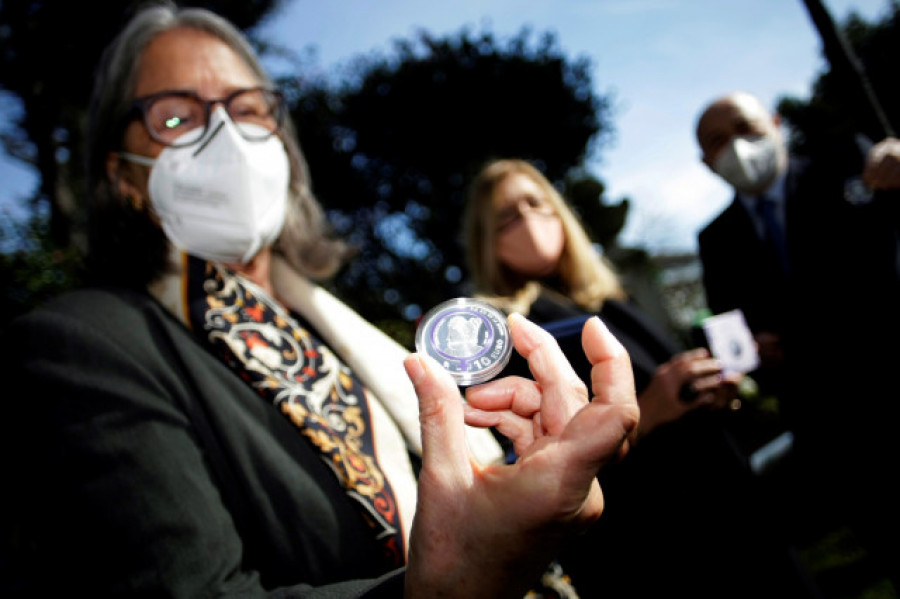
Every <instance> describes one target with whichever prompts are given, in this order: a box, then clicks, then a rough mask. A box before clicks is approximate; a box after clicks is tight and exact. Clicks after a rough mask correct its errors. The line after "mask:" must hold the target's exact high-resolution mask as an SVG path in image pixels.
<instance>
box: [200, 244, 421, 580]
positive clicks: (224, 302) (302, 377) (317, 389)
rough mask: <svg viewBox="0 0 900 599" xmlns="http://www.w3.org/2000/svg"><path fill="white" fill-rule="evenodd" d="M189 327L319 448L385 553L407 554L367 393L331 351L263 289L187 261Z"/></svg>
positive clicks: (398, 557)
mask: <svg viewBox="0 0 900 599" xmlns="http://www.w3.org/2000/svg"><path fill="white" fill-rule="evenodd" d="M187 273H188V274H187V276H188V281H187V283H188V284H187V286H186V287H187V294H188V297H187V298H186V299H187V302H188V308H189V313H190V324H191V327H192V328H193V330H194V332H195V334H198V335H199V336H201V338H202V339H203V341H204V342H205V343H206V344H207V345H208V346H209V347H210V349H211V350H212V351H213V352H214V353H215V354H216V355H218V356H219V357H220V358H221V359H222V360H223V361H224V363H225V364H227V365H228V366H229V367H230V368H231V369H232V370H233V371H234V372H235V373H236V374H237V375H238V376H240V377H241V378H242V379H243V380H244V381H245V382H247V384H249V385H250V386H251V387H252V388H253V389H255V390H256V391H257V393H258V394H259V395H260V396H261V397H262V398H264V399H266V400H267V401H270V402H272V403H273V404H274V405H275V406H276V407H277V408H278V409H279V411H281V412H282V413H283V414H284V415H285V416H286V417H287V418H288V419H290V421H291V422H293V423H294V424H295V425H296V426H297V428H298V429H299V431H300V433H301V434H302V435H303V436H304V437H305V438H306V439H307V440H308V441H309V442H310V443H311V444H312V445H313V446H314V447H315V448H316V449H318V450H319V451H320V452H321V454H322V458H323V460H325V462H326V464H328V466H329V467H330V468H331V470H332V471H333V472H334V474H335V476H336V477H337V478H338V480H339V481H340V483H341V485H342V487H343V488H344V489H345V491H346V493H347V495H348V496H349V497H351V498H352V499H353V500H354V501H356V502H357V503H358V504H359V506H360V508H361V512H362V515H363V518H364V519H365V521H366V522H367V523H368V525H369V526H370V527H371V528H372V530H373V533H374V534H375V537H376V539H378V540H379V541H380V543H381V544H382V546H383V547H384V550H385V557H386V559H387V561H388V565H390V566H399V565H401V564H402V563H403V562H404V558H403V556H404V555H405V550H404V546H403V545H404V541H403V534H402V530H401V526H400V515H399V512H398V508H397V503H396V500H395V497H394V494H393V492H392V490H391V486H390V483H389V482H388V480H387V478H386V477H385V475H384V472H383V471H382V469H381V468H380V467H379V464H378V461H377V459H376V457H375V443H374V438H373V432H372V427H371V416H370V411H369V405H368V397H367V394H366V390H365V388H364V387H363V385H362V383H361V382H360V381H359V380H358V379H357V378H356V377H355V376H354V375H353V373H352V372H351V371H350V369H349V368H348V367H347V366H346V365H345V364H343V363H342V362H341V361H340V360H339V359H338V358H337V356H335V355H334V354H333V353H332V352H331V350H330V349H329V348H328V347H327V346H325V345H324V344H323V343H322V342H321V341H320V340H319V339H317V338H316V337H315V336H314V335H313V334H312V333H310V331H309V328H310V327H308V326H303V325H302V324H301V323H300V321H299V319H298V317H297V316H296V315H293V314H291V313H289V312H288V311H287V310H285V309H284V308H283V307H282V306H281V305H280V304H279V303H278V302H276V301H275V300H273V299H272V298H271V297H270V296H269V295H268V294H267V293H266V292H265V291H264V290H262V289H261V288H260V287H258V286H256V285H254V284H252V283H249V282H248V281H247V280H246V279H243V278H242V277H239V276H236V275H235V274H234V273H232V272H231V271H229V270H227V269H226V268H224V267H222V266H220V265H217V264H214V263H211V262H204V261H202V260H198V259H195V258H190V259H189V264H188V269H187Z"/></svg>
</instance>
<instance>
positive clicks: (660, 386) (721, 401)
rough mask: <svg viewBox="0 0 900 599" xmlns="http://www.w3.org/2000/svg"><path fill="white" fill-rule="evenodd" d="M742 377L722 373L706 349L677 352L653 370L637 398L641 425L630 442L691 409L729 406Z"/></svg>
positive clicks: (736, 392)
mask: <svg viewBox="0 0 900 599" xmlns="http://www.w3.org/2000/svg"><path fill="white" fill-rule="evenodd" d="M742 378H743V375H740V374H729V375H723V374H722V365H721V364H720V363H719V361H718V360H715V359H714V358H712V357H710V354H709V350H707V349H704V348H698V349H692V350H690V351H686V352H683V353H680V354H678V355H677V356H675V357H674V358H672V359H671V360H669V361H668V362H666V363H665V364H663V365H662V366H660V367H659V368H657V369H656V372H655V373H653V378H652V379H651V380H650V383H649V384H648V385H647V388H646V389H644V392H643V393H641V396H640V397H639V398H638V404H639V405H640V408H641V424H640V430H639V431H637V432H636V433H635V438H634V439H633V440H632V442H636V441H637V439H638V438H639V437H642V436H644V435H647V434H649V433H650V432H651V431H653V430H654V429H655V428H657V427H659V426H662V425H663V424H666V423H669V422H674V421H675V420H678V419H679V418H681V417H682V416H684V415H685V414H687V413H688V412H692V411H693V410H696V409H699V408H705V409H711V410H716V409H721V408H724V407H727V406H729V405H730V404H731V402H732V400H734V399H735V398H736V397H737V394H738V383H740V381H741V379H742Z"/></svg>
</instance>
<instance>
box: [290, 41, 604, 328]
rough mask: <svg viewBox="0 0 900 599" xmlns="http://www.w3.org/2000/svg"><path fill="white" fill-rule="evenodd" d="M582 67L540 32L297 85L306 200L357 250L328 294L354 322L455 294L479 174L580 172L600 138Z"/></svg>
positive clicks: (436, 46) (419, 47)
mask: <svg viewBox="0 0 900 599" xmlns="http://www.w3.org/2000/svg"><path fill="white" fill-rule="evenodd" d="M590 66H591V65H590V62H589V61H588V60H587V59H584V58H581V59H577V60H569V59H568V58H567V57H566V56H564V55H563V54H562V52H561V51H560V49H559V48H558V45H557V42H556V39H555V37H554V36H553V35H552V34H549V33H548V34H544V35H542V36H540V37H538V38H536V39H535V37H534V36H533V35H532V32H531V31H530V30H528V29H524V30H522V31H521V32H520V33H519V34H517V35H516V36H514V37H513V38H511V39H510V40H507V41H503V40H500V39H498V38H497V37H495V36H494V35H493V34H491V33H487V32H484V33H481V34H478V35H475V34H472V33H471V32H470V31H468V30H465V29H464V30H462V31H460V32H459V33H457V34H454V35H451V36H448V37H445V38H436V37H434V36H432V35H430V34H429V33H427V32H424V31H423V32H419V33H418V34H417V36H415V38H414V39H412V40H404V41H397V42H396V43H395V47H394V54H393V55H392V56H390V57H379V56H376V57H368V58H366V57H363V58H361V59H360V60H358V61H357V62H356V64H355V65H354V69H355V70H354V73H353V75H354V76H352V77H350V80H351V81H352V83H348V84H346V85H344V86H342V87H339V88H338V89H335V90H332V91H328V90H327V89H326V88H325V87H324V84H320V85H318V86H316V85H313V86H311V87H310V86H309V85H307V86H306V87H305V88H304V86H300V88H299V89H298V90H297V92H296V96H297V98H298V103H297V108H296V110H295V118H296V121H297V122H298V123H299V129H300V141H301V144H302V145H303V147H304V149H305V151H306V154H307V157H308V159H309V163H310V168H311V171H312V173H313V184H314V189H315V191H316V193H317V195H318V196H319V198H320V200H321V201H322V203H323V204H324V205H325V206H326V208H327V209H328V210H329V213H330V215H331V216H332V218H333V221H334V222H335V224H336V226H337V227H338V230H339V232H340V233H341V234H343V235H345V236H347V237H348V238H349V239H350V240H351V241H352V242H354V243H355V244H357V246H358V247H359V255H358V257H357V259H356V260H354V261H353V263H351V264H350V265H349V266H348V268H347V269H346V271H345V272H344V273H342V275H341V277H340V278H339V279H338V281H337V284H338V286H339V287H342V288H343V289H344V290H345V291H347V292H348V293H347V294H346V295H347V296H348V297H350V298H354V299H355V298H359V300H360V302H359V303H358V304H357V307H359V308H360V309H361V310H362V311H363V313H365V314H367V315H375V316H384V317H388V316H390V314H391V312H393V313H394V314H395V315H396V314H397V313H398V312H399V313H404V308H406V310H405V315H406V316H407V317H415V315H416V313H417V310H418V309H421V310H425V309H427V308H428V307H430V306H431V305H433V304H435V303H437V302H439V301H442V300H444V299H447V298H449V297H452V296H454V295H458V294H460V293H462V292H463V289H464V283H465V280H466V275H465V265H464V259H463V253H462V247H461V245H460V244H459V238H458V237H459V230H460V224H461V215H462V210H463V204H464V195H465V190H466V186H467V184H468V183H469V181H470V180H471V179H472V178H473V177H474V175H475V173H476V172H477V170H478V169H479V168H480V167H481V166H482V165H483V164H484V162H485V161H487V160H488V159H490V158H497V157H518V158H525V159H529V160H533V161H534V162H535V163H536V164H537V165H538V166H539V167H540V168H541V169H542V170H543V171H544V172H545V174H546V175H547V176H548V178H550V179H551V180H552V181H554V182H557V183H558V184H559V185H560V186H562V185H563V184H564V182H565V177H566V175H567V174H568V173H569V172H570V171H571V169H573V168H575V167H578V166H579V165H582V164H583V162H584V160H585V158H586V157H587V156H588V155H589V154H591V153H592V152H593V151H594V149H595V148H596V147H597V144H599V143H601V141H602V140H603V139H604V137H605V136H606V135H607V134H609V133H610V131H611V126H610V124H609V122H608V120H607V119H608V112H609V100H608V99H607V98H605V97H600V96H598V95H597V94H596V93H595V92H594V86H593V81H592V80H591V76H590ZM596 185H597V187H595V189H594V191H595V192H596V193H594V195H593V200H592V201H593V203H594V204H595V205H596V207H597V208H599V207H600V204H599V203H600V201H601V198H600V193H602V189H603V186H602V184H600V183H599V182H596ZM592 216H593V215H592ZM619 228H621V224H620V226H619ZM617 231H618V229H617ZM617 231H616V232H617ZM613 235H614V234H613ZM351 290H353V291H352V293H350V291H351ZM367 294H372V295H373V296H374V297H373V296H369V297H367ZM370 301H371V302H374V303H369V302H370ZM410 305H412V306H411V308H410Z"/></svg>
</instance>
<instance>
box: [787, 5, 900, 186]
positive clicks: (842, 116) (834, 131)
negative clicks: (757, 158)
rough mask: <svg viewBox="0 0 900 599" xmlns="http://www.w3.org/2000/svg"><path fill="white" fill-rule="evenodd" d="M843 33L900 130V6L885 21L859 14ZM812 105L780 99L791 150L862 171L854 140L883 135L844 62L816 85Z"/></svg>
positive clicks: (890, 9) (843, 26) (892, 7)
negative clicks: (899, 66) (899, 63)
mask: <svg viewBox="0 0 900 599" xmlns="http://www.w3.org/2000/svg"><path fill="white" fill-rule="evenodd" d="M839 30H840V32H841V34H842V35H843V37H844V39H845V40H846V42H847V43H848V45H849V46H850V47H851V48H852V51H853V53H854V54H855V57H856V58H857V60H858V64H860V65H861V66H862V70H863V75H864V77H865V78H866V79H867V80H868V82H869V84H870V87H871V89H872V91H873V92H874V94H875V96H876V97H877V99H878V102H879V104H880V105H881V107H882V108H883V110H884V112H885V113H886V116H887V118H888V120H889V121H890V124H891V125H892V127H893V130H894V132H895V133H896V132H898V131H900V80H898V78H897V66H896V64H897V57H898V56H900V3H898V2H896V0H895V1H893V2H891V3H890V4H889V6H888V10H887V13H886V14H885V16H884V18H883V19H882V20H880V21H878V22H876V23H868V22H866V21H865V20H863V19H862V18H861V17H859V16H858V15H856V14H851V15H850V17H848V19H847V20H846V22H844V23H843V24H841V25H840V27H839ZM811 91H812V93H811V95H810V99H809V100H808V101H805V100H801V99H798V98H796V97H785V98H782V99H781V100H780V101H779V103H778V111H779V113H780V114H781V115H782V116H783V117H784V119H785V121H786V122H787V124H788V126H789V128H790V131H791V143H792V150H793V151H794V152H796V153H798V154H802V155H806V156H816V157H818V158H820V159H822V160H831V162H832V164H833V165H834V168H836V169H844V170H848V169H858V168H859V163H858V160H855V159H854V158H853V156H855V154H856V147H857V145H856V139H855V138H856V137H857V136H858V135H862V136H865V137H866V138H868V139H869V140H870V141H875V142H877V141H879V140H881V139H883V138H884V136H885V133H884V130H883V128H882V127H881V123H880V122H879V119H878V118H877V113H876V112H875V111H874V110H873V109H872V107H871V106H870V105H869V104H868V102H867V98H866V95H865V93H864V92H863V88H862V87H861V86H860V84H859V82H858V80H857V78H856V76H855V74H854V73H851V72H848V71H847V68H846V67H845V66H842V65H840V64H838V65H834V66H831V65H830V68H828V69H826V70H825V71H823V72H822V73H821V74H820V75H819V77H818V78H817V79H816V81H815V83H814V84H813V89H812V90H811Z"/></svg>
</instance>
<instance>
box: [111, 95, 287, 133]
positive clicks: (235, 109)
mask: <svg viewBox="0 0 900 599" xmlns="http://www.w3.org/2000/svg"><path fill="white" fill-rule="evenodd" d="M216 104H221V105H222V106H223V107H224V108H225V112H227V113H228V116H229V117H231V120H232V121H233V122H234V124H235V125H236V126H237V130H238V131H239V132H240V133H241V135H242V136H243V137H244V138H245V139H248V140H250V141H262V140H264V139H267V138H269V137H271V136H272V134H274V133H275V132H276V131H278V129H279V128H280V127H281V125H282V123H283V121H284V116H285V112H286V110H285V106H284V96H283V95H282V94H281V92H278V91H276V90H273V89H268V88H265V87H251V88H245V89H238V90H235V91H233V92H231V93H230V94H228V95H227V96H225V97H224V98H215V99H213V100H204V99H203V98H201V97H200V96H199V95H197V94H196V93H195V92H192V91H186V90H178V91H162V92H158V93H155V94H151V95H149V96H143V97H140V98H135V99H134V100H133V101H132V104H131V110H130V111H129V113H128V115H129V118H136V117H137V116H138V115H140V116H141V117H142V118H143V121H144V125H145V126H146V127H147V132H148V133H150V137H152V138H153V139H154V140H155V141H158V142H159V143H161V144H164V145H167V146H173V147H176V148H181V147H184V146H189V145H191V144H195V143H197V142H198V141H200V140H201V139H203V137H204V136H205V135H206V130H207V129H208V128H209V116H210V114H212V109H213V106H214V105H216Z"/></svg>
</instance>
